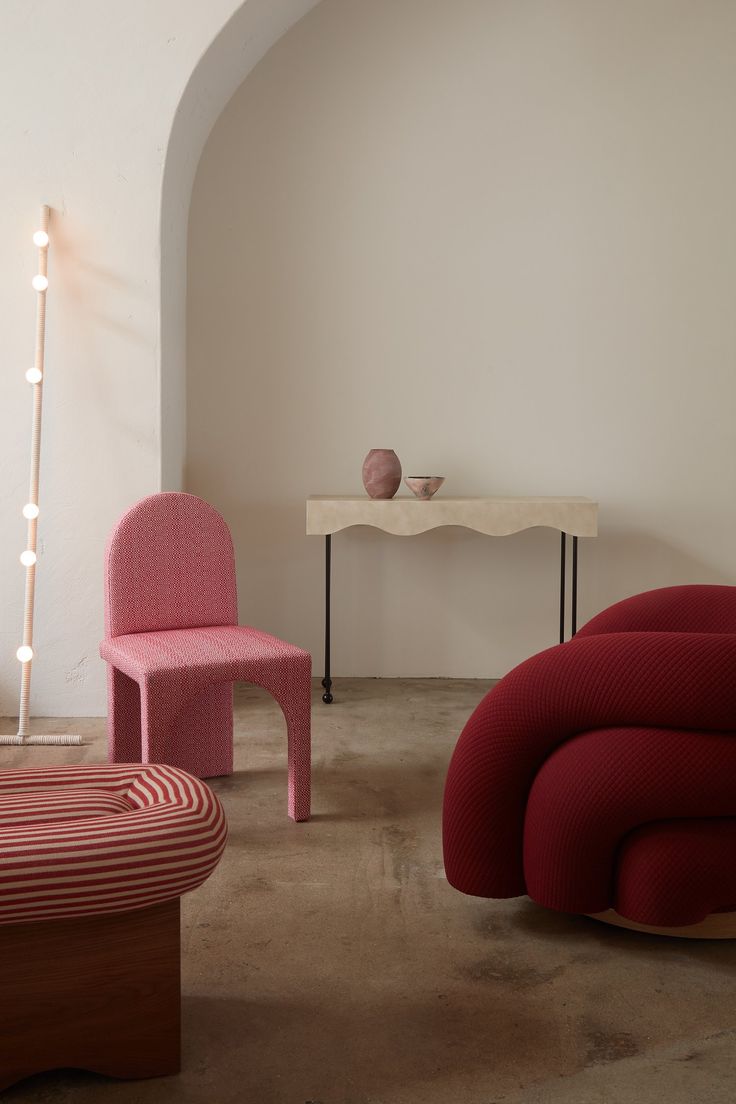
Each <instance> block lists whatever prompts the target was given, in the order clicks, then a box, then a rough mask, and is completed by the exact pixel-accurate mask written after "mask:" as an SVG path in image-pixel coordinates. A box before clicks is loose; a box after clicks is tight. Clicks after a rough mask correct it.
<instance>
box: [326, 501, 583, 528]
mask: <svg viewBox="0 0 736 1104" xmlns="http://www.w3.org/2000/svg"><path fill="white" fill-rule="evenodd" d="M351 525H371V526H373V527H374V528H377V529H383V530H384V532H386V533H393V534H394V535H395V536H399V537H412V536H415V535H416V534H417V533H425V532H426V531H427V530H428V529H436V528H437V527H438V526H443V525H461V526H463V527H464V528H466V529H474V530H475V531H476V532H478V533H485V534H486V535H487V536H489V537H506V536H509V535H510V534H511V533H519V532H521V530H522V529H531V528H533V527H534V526H537V525H542V526H545V527H547V528H550V529H559V530H560V532H562V533H568V534H569V535H570V536H573V537H595V536H597V534H598V503H597V502H596V501H595V500H594V499H591V498H581V497H578V496H573V497H539V498H537V497H523V498H511V497H500V498H483V497H472V498H451V497H449V496H445V495H442V494H438V495H437V496H436V497H435V498H431V499H428V500H422V499H418V498H414V497H411V496H408V495H401V496H397V497H396V498H368V496H367V495H311V496H310V497H309V498H308V499H307V534H308V535H310V536H327V535H328V534H331V533H337V532H339V531H340V530H341V529H347V528H348V527H349V526H351Z"/></svg>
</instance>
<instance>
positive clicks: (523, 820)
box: [444, 587, 736, 926]
mask: <svg viewBox="0 0 736 1104" xmlns="http://www.w3.org/2000/svg"><path fill="white" fill-rule="evenodd" d="M701 595H702V599H703V602H702V607H700V606H699V603H698V599H699V597H700V596H701ZM678 603H681V605H682V609H683V621H684V622H685V623H686V624H687V625H688V627H689V631H678V630H677V629H676V627H675V626H676V607H677V604H678ZM629 619H631V622H633V624H634V625H635V628H633V629H628V628H627V625H629V623H630V620H629ZM652 626H654V627H655V629H654V631H652ZM726 627H728V628H729V631H724V628H726ZM714 628H717V629H718V630H719V631H717V632H716V631H713V629H714ZM611 629H615V631H611ZM734 735H736V588H731V587H676V588H668V589H666V590H662V591H654V592H650V593H649V594H646V595H640V596H638V597H637V598H634V599H628V600H627V601H626V602H623V603H619V604H618V605H617V606H614V607H612V608H611V609H610V610H608V611H606V612H604V613H603V614H601V615H599V617H597V618H594V619H593V621H592V622H591V623H590V624H589V625H587V626H586V627H585V629H583V630H581V632H580V633H579V634H578V635H577V637H576V638H575V639H574V640H572V641H570V642H569V643H567V644H563V645H559V646H557V647H555V648H551V649H549V650H548V651H546V652H542V653H541V654H539V655H537V656H534V657H533V658H532V659H530V660H527V661H526V662H525V663H523V664H521V665H520V666H519V667H517V668H516V669H515V670H514V671H512V672H511V673H510V674H509V675H507V676H506V678H504V679H502V680H501V682H500V683H499V684H498V686H496V687H495V689H494V690H492V691H491V693H490V694H488V695H487V696H486V698H485V699H484V700H483V701H482V702H481V704H480V705H479V706H478V708H477V709H476V711H475V713H474V714H473V716H472V717H471V718H470V720H469V721H468V723H467V725H466V727H465V729H464V731H463V733H462V735H461V737H460V740H459V742H458V745H457V747H456V749H455V753H454V755H453V758H452V761H451V764H450V768H449V772H448V777H447V784H446V790H445V807H444V849H445V867H446V871H447V876H448V879H449V881H450V882H451V883H452V884H453V885H454V886H456V887H457V888H458V889H461V890H463V891H464V892H466V893H471V894H476V895H478V896H483V897H510V896H516V895H518V894H523V893H526V892H528V893H529V894H530V895H531V896H532V897H533V898H534V899H535V900H537V901H540V902H541V903H543V904H546V905H549V906H550V907H552V908H556V909H560V910H564V911H571V912H600V911H603V910H605V909H607V908H609V907H615V908H617V910H618V911H619V912H621V914H622V915H624V916H626V917H628V918H629V919H632V920H638V921H639V922H641V923H649V924H656V925H661V926H667V925H669V924H672V923H674V922H675V921H673V920H672V919H671V918H672V917H673V916H674V917H676V918H677V920H676V922H677V923H678V924H685V923H694V922H696V921H697V920H699V919H702V918H703V916H705V915H707V914H708V912H710V911H714V910H715V909H720V908H728V907H729V906H730V905H731V904H733V902H734V900H736V894H735V893H734V888H735V885H734V879H733V878H731V877H730V876H729V877H721V876H720V874H721V873H722V871H723V870H724V869H726V868H727V867H728V862H727V856H728V855H730V859H731V864H732V865H733V866H734V868H736V848H734V847H731V846H730V842H731V839H733V838H735V836H734V832H733V831H729V833H727V834H726V835H725V836H721V835H720V834H719V825H722V824H723V823H724V821H723V820H722V819H720V818H728V817H731V816H733V817H736V739H734ZM709 817H710V818H713V820H707V819H705V818H709ZM679 818H698V819H697V823H698V824H699V825H703V824H704V825H705V826H706V828H705V829H699V831H698V832H697V833H696V832H695V831H694V832H693V834H692V840H691V841H690V842H689V844H688V848H687V849H685V848H683V851H682V854H683V864H684V866H685V868H687V864H686V863H685V858H687V861H688V862H689V863H690V865H691V866H692V864H693V863H696V865H697V862H698V861H699V858H702V860H703V861H702V875H701V876H700V877H698V878H692V877H685V876H679V877H676V878H675V877H670V878H663V877H662V876H661V874H658V873H657V871H656V870H655V869H654V866H656V864H657V862H658V861H661V864H662V868H663V869H666V870H668V871H671V869H672V866H673V864H675V865H676V855H677V849H676V842H677V841H678V840H681V839H682V838H683V834H684V835H687V825H688V823H690V822H689V821H685V820H683V821H682V823H683V825H684V828H679V827H678V829H677V833H676V834H675V835H673V834H672V832H671V826H672V823H673V822H675V823H678V822H679ZM716 818H718V819H716ZM658 822H662V824H663V827H662V828H661V829H659V828H658V827H657V824H658ZM725 823H730V822H728V821H726V822H725ZM735 823H736V822H735ZM644 826H646V830H645V828H644ZM665 829H666V830H667V832H668V833H669V834H666V832H665ZM714 838H717V839H718V840H719V841H720V840H721V839H722V840H723V841H724V842H723V843H721V842H719V843H718V846H717V847H715V848H714V849H713V850H714V852H715V853H716V854H717V855H718V856H720V858H719V859H718V861H715V860H714V861H710V860H708V861H706V859H705V857H704V855H705V851H704V849H705V850H706V851H707V848H706V842H708V841H709V842H712V840H713V839H714ZM673 840H674V841H675V842H673ZM719 864H720V865H719ZM666 887H669V888H666Z"/></svg>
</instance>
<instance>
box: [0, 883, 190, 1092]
mask: <svg viewBox="0 0 736 1104" xmlns="http://www.w3.org/2000/svg"><path fill="white" fill-rule="evenodd" d="M0 978H1V979H2V980H1V982H0V991H1V994H2V999H0V1090H2V1089H4V1088H6V1087H7V1086H8V1085H11V1084H13V1082H15V1081H19V1080H21V1079H22V1078H24V1077H28V1076H30V1075H31V1074H33V1073H41V1072H43V1071H44V1070H51V1069H59V1068H64V1067H72V1068H77V1069H85V1070H90V1071H92V1072H95V1073H101V1074H106V1075H108V1076H110V1077H121V1078H139V1077H158V1076H161V1075H164V1074H172V1073H177V1072H178V1070H179V1063H180V956H179V898H178V897H177V898H175V899H174V900H173V901H167V902H166V903H165V904H163V905H156V906H155V907H153V908H148V909H139V910H135V911H132V912H121V913H113V914H112V915H109V916H93V917H83V918H80V919H65V920H50V921H42V922H40V923H32V924H9V925H4V926H0Z"/></svg>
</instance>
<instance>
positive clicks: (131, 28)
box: [0, 0, 313, 715]
mask: <svg viewBox="0 0 736 1104" xmlns="http://www.w3.org/2000/svg"><path fill="white" fill-rule="evenodd" d="M312 2H313V0H312ZM309 6H310V2H309V0H274V2H273V3H265V2H264V0H247V2H246V3H243V2H242V0H240V2H236V0H209V2H208V3H207V4H201V3H198V2H196V0H157V2H156V3H155V4H151V3H147V2H144V0H127V2H126V4H124V5H120V4H116V3H112V2H111V0H104V2H100V0H75V3H74V4H71V5H70V4H57V3H51V2H50V0H45V2H44V3H41V4H32V5H31V4H28V3H27V2H25V0H4V2H3V4H2V6H1V8H2V10H1V11H0V102H2V104H3V110H2V112H1V113H0V150H1V151H2V153H1V154H0V158H1V164H2V178H3V202H2V204H1V205H0V245H1V250H0V252H1V254H2V264H1V265H0V302H1V303H2V307H3V327H2V337H1V338H0V342H1V345H0V347H1V350H2V357H1V360H2V370H1V371H0V419H1V424H2V433H1V434H0V470H1V473H2V478H1V480H0V715H1V714H12V713H13V712H14V711H15V710H16V709H17V684H18V679H19V673H20V672H19V665H18V663H17V661H16V659H15V649H16V647H17V644H18V643H19V639H20V632H21V627H22V590H23V575H22V569H21V568H20V565H19V563H18V554H19V552H20V551H21V549H22V548H23V544H24V539H25V525H24V523H23V521H22V518H21V515H20V508H21V506H22V504H23V503H24V502H25V500H26V496H27V479H28V448H29V433H30V396H29V393H28V392H29V388H28V385H27V384H26V383H25V381H24V378H23V373H24V370H25V368H26V367H27V366H28V364H29V363H30V360H31V358H32V353H33V324H34V307H35V304H34V294H33V292H32V291H31V290H30V278H31V276H32V275H33V271H34V250H33V247H32V245H31V242H30V235H31V232H32V230H33V229H34V226H35V222H36V218H37V212H38V207H39V205H40V203H42V202H46V203H48V204H50V205H51V207H52V208H53V209H54V215H53V222H52V239H53V246H52V256H51V262H50V281H51V283H50V291H49V311H48V343H47V375H46V385H45V416H44V442H43V456H42V476H41V517H40V523H39V535H40V555H39V566H38V574H37V578H38V588H37V615H36V641H35V642H36V646H37V660H36V662H35V663H34V673H33V695H32V708H33V712H34V714H36V715H44V714H46V715H80V714H99V713H102V712H104V670H103V665H102V663H101V661H100V660H99V659H98V656H97V644H98V641H99V638H100V634H101V632H102V555H103V548H104V542H105V539H106V535H107V533H108V531H109V529H110V527H111V525H112V524H113V522H114V520H115V519H116V517H117V516H118V515H119V514H120V513H121V512H122V511H123V510H124V509H125V508H126V507H127V506H128V505H130V504H131V503H132V502H133V501H135V500H136V499H137V498H139V497H141V496H142V495H145V494H149V493H152V492H154V491H156V490H158V489H160V487H161V486H162V484H165V485H168V486H172V485H176V483H177V481H178V479H179V477H180V469H181V454H182V450H183V433H182V427H183V410H184V399H183V396H184V385H183V347H184V342H183V318H184V309H183V301H184V300H183V292H184V274H183V271H182V270H183V263H184V262H183V258H184V247H183V241H184V239H185V237H186V211H187V207H188V197H189V187H190V184H191V178H192V175H193V166H194V165H195V164H196V161H197V158H198V156H199V152H200V150H201V146H202V143H203V141H204V137H205V136H206V134H207V131H208V129H209V126H210V124H211V122H212V121H213V119H214V118H215V117H216V116H217V114H218V112H219V110H220V109H221V107H222V105H223V104H224V103H225V102H226V100H227V98H228V96H229V95H230V94H231V93H232V91H233V89H234V88H235V87H236V86H237V83H238V82H239V80H241V79H242V78H243V76H244V75H245V74H246V73H247V72H248V69H249V67H250V66H251V65H252V64H253V63H254V61H255V60H257V59H258V57H260V56H261V54H262V53H263V52H264V51H265V50H266V49H267V48H268V46H269V45H270V44H271V42H272V41H273V40H274V39H275V38H277V37H278V35H279V34H280V33H281V32H282V31H283V30H284V29H285V28H286V27H288V26H289V25H290V24H291V23H292V22H293V21H294V19H295V18H297V17H298V16H299V15H300V14H301V13H302V12H303V11H304V10H306V9H307V8H308V7H309ZM231 17H232V18H231ZM228 20H230V23H229V25H228V26H229V29H230V39H229V45H228V44H227V42H225V44H224V45H223V42H222V41H221V40H220V39H218V38H217V36H218V33H219V32H221V31H223V27H224V25H225V24H227V22H228ZM227 30H228V27H225V31H227ZM225 39H226V40H227V39H228V35H227V34H225ZM213 40H214V43H213ZM177 112H178V113H177ZM172 126H173V133H172ZM167 150H168V160H169V170H170V171H169V172H168V174H167V179H166V181H164V167H165V160H166V158H167ZM164 183H166V188H165V190H164V188H163V186H164ZM162 204H163V210H164V216H165V217H164V222H165V224H166V228H167V238H166V242H165V243H162V238H161V223H162ZM162 245H163V246H164V253H163V256H164V262H165V263H164V266H163V267H162V263H161V257H162ZM167 268H168V269H170V270H172V273H173V274H172V275H171V277H170V278H169V272H168V271H167ZM162 285H163V288H164V289H165V291H166V295H165V297H163V298H162ZM162 331H163V334H164V336H165V339H166V341H165V345H166V348H165V349H164V350H163V352H162V348H161V340H162V338H161V335H162ZM162 356H163V358H164V362H165V364H164V369H163V372H162ZM162 376H163V378H164V380H165V384H166V393H165V395H164V401H163V406H164V419H165V417H166V408H171V409H172V411H173V416H172V417H171V419H170V425H171V431H170V433H168V434H167V437H166V441H165V442H164V444H163V445H162V433H161V417H162V411H161V406H162Z"/></svg>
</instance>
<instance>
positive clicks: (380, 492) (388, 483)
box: [363, 449, 401, 498]
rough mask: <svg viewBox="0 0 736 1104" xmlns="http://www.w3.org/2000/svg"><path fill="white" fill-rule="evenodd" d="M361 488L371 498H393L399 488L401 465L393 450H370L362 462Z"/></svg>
mask: <svg viewBox="0 0 736 1104" xmlns="http://www.w3.org/2000/svg"><path fill="white" fill-rule="evenodd" d="M363 486H364V487H365V489H366V491H367V492H368V494H369V496H370V497H371V498H393V497H394V495H395V494H396V492H397V491H398V489H399V487H400V486H401V464H400V463H399V458H398V456H397V455H396V453H395V452H394V450H393V449H371V451H370V452H369V453H368V455H367V456H366V458H365V460H364V461H363Z"/></svg>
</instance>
